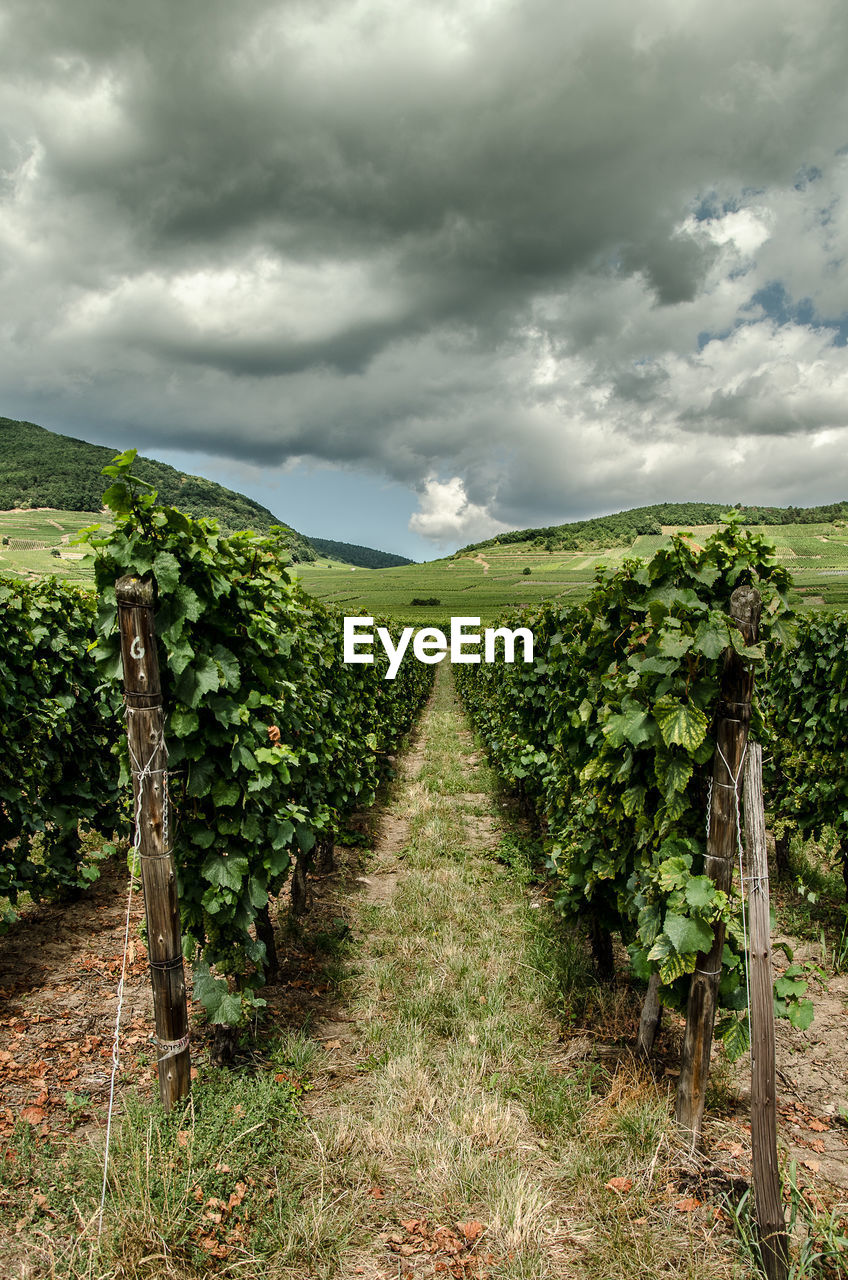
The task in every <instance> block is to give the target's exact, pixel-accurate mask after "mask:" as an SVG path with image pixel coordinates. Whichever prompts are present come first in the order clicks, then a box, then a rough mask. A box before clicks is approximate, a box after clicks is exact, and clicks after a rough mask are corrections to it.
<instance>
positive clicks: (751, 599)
mask: <svg viewBox="0 0 848 1280" xmlns="http://www.w3.org/2000/svg"><path fill="white" fill-rule="evenodd" d="M760 608H761V600H760V593H759V591H757V590H756V588H754V587H737V588H736V590H735V591H734V592H733V595H732V596H731V597H730V616H731V618H732V619H733V621H734V622H735V623H736V625H737V626H738V628H739V630H740V631H741V632H742V636H743V638H744V640H745V644H746V645H751V644H755V643H756V639H757V628H758V625H759V620H760ZM753 689H754V671H753V668H752V667H751V666H750V665H749V664H748V663H746V662H745V660H744V658H741V657H740V656H739V654H738V653H737V652H736V650H735V649H734V648H732V647H728V648H727V649H726V650H725V657H724V671H723V673H722V678H721V692H720V698H719V706H718V715H717V724H716V751H715V755H714V757H713V783H712V797H711V805H710V825H709V831H708V833H707V856H706V858H705V860H704V873H705V874H706V875H708V876H709V877H710V879H711V880H712V881H713V883H714V884H715V886H716V888H717V889H722V890H724V892H725V893H730V892H731V890H732V887H733V867H734V863H735V861H736V855H737V848H738V846H737V827H736V812H737V804H738V798H741V792H742V777H741V776H740V774H741V768H742V762H743V756H744V753H745V746H746V744H747V741H748V725H749V724H750V720H751V695H752V693H753ZM724 932H725V931H724V925H723V924H721V923H718V924H716V926H715V927H714V930H713V945H712V946H711V947H710V950H709V951H708V952H706V953H704V952H702V953H701V954H700V955H699V956H698V958H697V960H696V961H695V972H694V973H693V974H692V980H691V982H690V985H689V1002H688V1004H687V1007H686V1032H685V1034H684V1037H683V1054H682V1059H681V1064H680V1080H679V1081H678V1086H677V1107H676V1112H677V1123H678V1126H679V1128H680V1131H681V1136H682V1137H683V1138H684V1140H685V1141H686V1143H687V1144H688V1146H689V1149H690V1151H694V1150H695V1149H696V1147H698V1146H700V1143H701V1129H702V1126H703V1120H704V1099H705V1096H706V1088H707V1081H708V1079H709V1074H710V1051H711V1049H712V1044H713V1028H714V1026H715V1011H716V1003H717V996H718V984H719V979H720V976H721V957H722V952H723V950H724Z"/></svg>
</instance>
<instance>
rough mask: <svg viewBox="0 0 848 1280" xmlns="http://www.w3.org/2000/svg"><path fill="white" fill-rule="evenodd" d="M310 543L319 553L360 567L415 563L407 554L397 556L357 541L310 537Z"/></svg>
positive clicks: (392, 567)
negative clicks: (361, 544) (362, 544)
mask: <svg viewBox="0 0 848 1280" xmlns="http://www.w3.org/2000/svg"><path fill="white" fill-rule="evenodd" d="M309 542H310V544H311V545H312V546H313V547H314V548H315V550H316V551H317V552H318V553H319V555H322V556H327V557H329V559H330V560H343V561H344V563H345V564H355V565H356V566H357V568H360V569H399V568H400V567H401V566H402V565H405V564H414V563H415V562H414V560H409V559H408V558H407V557H406V556H396V555H394V554H393V553H392V552H391V551H375V550H374V548H373V547H360V546H359V545H358V544H357V543H355V542H334V541H333V539H332V538H313V537H311V536H310V538H309Z"/></svg>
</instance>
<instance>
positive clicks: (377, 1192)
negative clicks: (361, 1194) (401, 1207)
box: [368, 1187, 386, 1200]
mask: <svg viewBox="0 0 848 1280" xmlns="http://www.w3.org/2000/svg"><path fill="white" fill-rule="evenodd" d="M368 1194H369V1196H373V1198H374V1199H375V1200H385V1198H386V1193H385V1191H384V1190H383V1188H382V1187H372V1188H371V1190H370V1191H369V1192H368Z"/></svg>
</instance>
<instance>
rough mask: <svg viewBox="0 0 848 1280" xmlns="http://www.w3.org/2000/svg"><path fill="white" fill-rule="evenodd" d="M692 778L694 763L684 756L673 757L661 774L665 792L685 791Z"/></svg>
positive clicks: (665, 764)
mask: <svg viewBox="0 0 848 1280" xmlns="http://www.w3.org/2000/svg"><path fill="white" fill-rule="evenodd" d="M691 777H692V761H691V760H686V759H685V758H684V757H683V756H671V757H670V758H669V759H667V760H666V761H665V762H664V764H663V767H662V770H661V772H660V778H661V782H662V788H663V791H665V792H669V791H685V790H686V787H687V785H688V782H689V779H690V778H691Z"/></svg>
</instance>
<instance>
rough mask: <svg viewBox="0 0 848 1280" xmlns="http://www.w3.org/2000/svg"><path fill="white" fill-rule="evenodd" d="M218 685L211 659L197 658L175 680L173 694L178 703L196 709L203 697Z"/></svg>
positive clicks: (217, 677)
mask: <svg viewBox="0 0 848 1280" xmlns="http://www.w3.org/2000/svg"><path fill="white" fill-rule="evenodd" d="M219 684H220V676H219V675H218V667H217V664H216V663H215V662H213V660H212V659H211V658H205V657H204V658H198V659H197V660H196V661H195V662H194V663H192V664H190V665H189V666H187V667H186V669H185V671H183V673H182V675H181V676H180V677H179V679H178V680H177V684H176V689H175V694H176V697H177V699H178V700H179V701H180V702H184V703H185V704H186V705H187V706H189V707H196V706H197V705H198V703H199V702H200V700H201V698H202V697H203V695H204V694H206V693H212V692H214V690H216V689H217V688H218V685H219Z"/></svg>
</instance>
